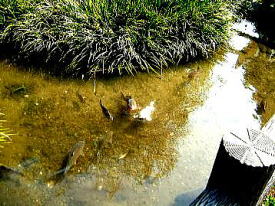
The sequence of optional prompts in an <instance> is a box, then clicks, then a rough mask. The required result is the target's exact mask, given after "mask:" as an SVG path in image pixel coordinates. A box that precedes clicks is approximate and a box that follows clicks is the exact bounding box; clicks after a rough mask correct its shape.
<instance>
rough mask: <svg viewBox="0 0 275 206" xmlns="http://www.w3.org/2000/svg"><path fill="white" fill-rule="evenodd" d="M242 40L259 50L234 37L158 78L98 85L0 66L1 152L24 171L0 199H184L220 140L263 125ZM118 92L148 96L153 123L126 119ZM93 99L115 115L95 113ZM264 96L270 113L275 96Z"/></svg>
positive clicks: (0, 191) (203, 178)
mask: <svg viewBox="0 0 275 206" xmlns="http://www.w3.org/2000/svg"><path fill="white" fill-rule="evenodd" d="M241 24H244V25H246V24H247V25H248V24H249V23H247V22H242V23H241ZM241 28H244V27H243V26H241ZM245 28H247V30H248V29H249V28H250V27H249V26H248V27H245ZM236 29H238V27H236ZM234 42H235V43H234ZM236 42H237V47H236ZM241 42H242V43H243V45H242V46H241V47H240V45H241ZM248 44H250V45H251V44H255V45H256V46H255V47H257V44H256V43H253V42H251V41H250V40H249V39H247V38H244V37H240V36H238V35H237V34H234V36H233V37H232V40H231V45H232V48H231V49H230V51H223V52H218V53H217V54H216V55H215V56H214V57H213V58H212V59H211V60H207V61H199V62H196V63H193V64H188V65H185V66H182V67H181V68H171V69H170V70H168V71H167V72H165V73H163V74H162V75H161V76H159V75H156V74H138V75H137V76H135V77H131V76H125V77H117V78H112V79H108V80H104V79H97V81H96V82H94V81H82V80H60V79H54V78H52V77H49V76H47V75H45V74H40V73H33V72H25V71H22V70H21V69H20V68H19V67H15V66H12V65H9V64H8V63H7V62H5V61H2V62H0V70H1V72H0V92H1V93H0V99H1V101H0V109H1V110H0V112H2V113H5V114H6V115H5V116H4V117H3V118H5V119H6V120H7V122H5V124H6V126H7V127H9V128H11V129H12V131H14V133H15V134H16V135H15V136H13V140H12V143H11V144H7V145H4V146H5V147H4V148H3V149H1V152H0V163H1V164H4V165H8V166H10V167H13V168H17V169H18V170H20V171H22V173H23V174H24V176H23V177H21V176H18V175H12V176H11V177H10V178H8V179H4V180H1V181H0V202H1V204H2V205H34V204H35V205H188V203H189V202H190V201H191V200H192V199H193V198H194V197H195V196H196V195H197V194H198V193H199V192H200V191H202V189H203V188H204V186H205V184H206V183H207V179H208V177H209V174H210V172H211V168H212V165H213V162H214V159H215V155H216V152H217V149H218V146H219V143H220V140H221V138H222V136H223V135H224V134H225V133H226V132H228V131H237V130H243V129H245V128H247V127H250V128H254V129H260V127H261V117H262V116H264V114H261V115H260V114H257V113H256V110H257V105H258V104H259V102H256V101H254V98H253V95H254V97H255V95H257V92H256V89H257V91H261V92H262V93H263V92H264V91H266V90H267V88H265V87H264V88H263V89H262V90H260V89H258V88H257V86H258V85H259V83H258V82H255V81H252V80H249V75H248V76H247V75H245V70H244V68H245V67H249V65H248V61H247V60H248V59H251V58H252V56H253V55H254V54H253V55H251V52H250V51H251V49H250V48H251V46H250V47H249V46H248V47H247V48H246V49H244V47H246V46H247V45H248ZM253 48H254V47H253ZM262 52H265V53H266V51H264V50H259V51H258V53H259V55H261V53H262ZM246 54H247V55H246ZM263 55H265V54H263ZM270 58H271V60H272V61H273V62H274V56H273V57H272V56H271V57H270ZM250 61H251V60H250ZM267 61H269V59H268V58H267V59H264V58H261V61H259V62H258V64H259V65H261V64H263V63H265V64H267V63H266V62H267ZM271 68H272V66H271ZM246 69H247V68H246ZM247 70H248V69H247ZM273 70H274V69H273ZM272 75H273V77H274V73H272ZM263 78H264V79H266V77H263ZM270 81H273V80H272V79H271V80H270ZM273 83H274V82H273ZM252 85H253V86H252ZM273 88H274V87H273ZM121 93H123V94H124V95H131V96H132V97H133V98H134V99H135V100H136V101H137V103H138V105H139V106H140V107H141V108H144V107H146V106H147V105H149V103H150V102H151V101H154V102H155V111H154V112H153V114H152V121H147V122H140V121H136V120H134V119H133V118H132V117H129V116H127V115H125V114H124V113H125V112H124V111H125V107H126V102H125V101H124V100H123V98H122V94H121ZM258 93H259V92H258ZM100 99H101V100H102V102H103V104H104V105H105V106H106V107H107V108H108V109H109V110H110V112H111V113H112V114H113V116H114V121H109V120H108V119H106V118H105V117H104V115H103V114H102V111H101V108H100V106H99V101H100ZM267 101H268V102H272V103H268V105H269V107H268V108H269V109H267V111H269V113H270V114H271V116H272V112H273V113H274V104H273V103H274V97H273V99H272V98H271V99H269V100H267ZM270 105H271V106H270ZM270 114H269V116H270ZM267 118H268V117H267ZM82 140H85V146H84V149H83V153H84V155H83V156H80V157H79V159H78V160H77V163H76V165H74V166H73V167H72V168H71V170H70V171H69V172H68V173H67V175H66V176H65V177H64V179H62V180H61V181H60V182H56V184H52V182H50V181H49V180H50V177H51V176H52V175H53V174H54V173H55V172H56V171H58V170H59V169H60V167H61V165H62V161H63V160H64V157H65V156H66V154H67V153H68V151H69V150H70V148H72V147H73V145H74V144H76V143H77V142H79V141H82Z"/></svg>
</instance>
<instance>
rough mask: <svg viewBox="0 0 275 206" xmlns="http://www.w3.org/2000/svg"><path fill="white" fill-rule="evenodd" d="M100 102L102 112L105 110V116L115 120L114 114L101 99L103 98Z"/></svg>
mask: <svg viewBox="0 0 275 206" xmlns="http://www.w3.org/2000/svg"><path fill="white" fill-rule="evenodd" d="M99 104H100V107H101V109H102V112H103V114H104V116H105V117H106V118H107V119H109V120H111V121H113V120H114V117H113V115H112V114H111V113H110V112H109V110H108V109H107V108H106V107H105V106H104V105H103V104H102V101H101V100H100V102H99Z"/></svg>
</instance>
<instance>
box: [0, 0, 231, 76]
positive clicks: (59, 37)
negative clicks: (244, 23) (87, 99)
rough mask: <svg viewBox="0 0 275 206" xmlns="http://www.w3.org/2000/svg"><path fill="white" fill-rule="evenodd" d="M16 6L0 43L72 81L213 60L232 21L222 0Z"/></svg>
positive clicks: (80, 0)
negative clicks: (14, 19)
mask: <svg viewBox="0 0 275 206" xmlns="http://www.w3.org/2000/svg"><path fill="white" fill-rule="evenodd" d="M5 1H8V0H5ZM5 1H4V0H2V2H5ZM12 2H17V3H15V4H16V6H15V7H14V8H13V6H12V5H10V6H11V7H12V9H9V10H8V11H9V12H6V13H7V14H6V13H5V14H4V20H2V21H1V22H0V24H2V27H3V25H4V28H5V29H3V31H2V33H1V42H2V45H3V44H5V45H8V47H11V48H13V49H14V50H15V51H17V55H18V57H19V59H21V60H24V61H25V62H35V64H36V65H39V66H41V65H44V66H45V65H46V66H50V67H48V68H51V69H50V70H49V72H51V73H54V74H61V75H70V76H81V75H83V74H84V75H87V76H91V75H92V74H93V73H95V72H100V73H102V74H110V73H114V72H115V73H119V74H123V73H129V74H134V73H136V72H138V71H148V72H149V71H153V72H158V71H160V70H162V69H165V68H167V67H168V66H169V65H178V64H181V63H185V62H188V61H190V60H192V59H194V58H200V57H203V58H205V57H209V56H210V55H211V54H212V52H213V51H214V50H215V49H216V48H217V47H218V46H219V45H220V44H222V43H224V42H225V41H226V40H227V38H228V28H229V26H230V23H231V21H232V14H231V11H230V10H229V8H228V3H227V1H224V0H203V1H198V0H172V1H171V0H169V1H168V0H150V1H149V0H130V1H125V0H113V1H110V0H85V1H84V0H46V1H38V0H36V1H35V0H27V1H25V2H27V3H25V4H23V5H24V6H22V5H21V4H20V2H21V1H20V0H15V1H12ZM2 4H3V3H2ZM0 5H1V3H0ZM17 5H21V6H17ZM17 8H19V9H17ZM2 16H3V15H2ZM15 17H16V21H11V23H10V24H8V25H6V22H7V19H9V18H11V19H12V18H15ZM3 22H4V23H3Z"/></svg>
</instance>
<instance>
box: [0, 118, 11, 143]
mask: <svg viewBox="0 0 275 206" xmlns="http://www.w3.org/2000/svg"><path fill="white" fill-rule="evenodd" d="M3 115H4V114H3V113H0V116H3ZM5 121H6V120H2V119H0V148H1V147H3V146H2V145H1V144H2V143H4V142H9V141H11V137H10V136H12V135H13V134H11V131H10V130H9V129H8V128H6V127H4V125H3V122H5Z"/></svg>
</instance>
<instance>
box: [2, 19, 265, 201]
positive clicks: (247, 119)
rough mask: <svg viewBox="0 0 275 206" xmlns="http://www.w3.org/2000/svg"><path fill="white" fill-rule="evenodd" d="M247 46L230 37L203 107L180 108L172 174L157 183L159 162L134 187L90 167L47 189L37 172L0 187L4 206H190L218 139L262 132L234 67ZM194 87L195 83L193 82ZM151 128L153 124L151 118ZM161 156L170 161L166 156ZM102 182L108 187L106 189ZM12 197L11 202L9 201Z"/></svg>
mask: <svg viewBox="0 0 275 206" xmlns="http://www.w3.org/2000/svg"><path fill="white" fill-rule="evenodd" d="M245 25H247V26H245ZM234 28H235V29H236V30H239V29H240V28H241V29H244V30H242V31H243V32H248V33H249V34H252V35H257V34H255V33H253V31H252V30H253V26H252V25H251V24H249V23H248V22H241V23H240V24H239V25H235V27H234ZM249 41H250V40H249V39H247V38H244V37H240V36H238V35H237V34H234V35H233V36H232V39H231V41H230V44H231V47H232V48H233V49H234V50H235V52H227V53H226V54H225V57H224V60H223V61H220V62H218V63H216V65H215V66H214V68H213V70H212V74H211V78H210V79H209V81H208V83H207V82H206V83H205V84H210V85H211V86H210V88H209V89H205V88H202V89H201V90H200V89H198V90H196V94H194V95H200V98H202V99H204V103H203V104H202V105H201V106H197V107H196V109H195V110H194V109H192V107H190V106H189V105H186V103H182V105H180V106H181V107H182V108H185V110H189V109H190V114H189V116H188V121H187V122H186V124H182V126H181V127H180V128H177V130H176V131H174V132H173V133H175V134H176V135H178V136H181V138H177V139H176V150H177V151H178V153H179V154H178V158H177V160H176V163H175V165H174V167H172V166H171V167H172V168H173V169H172V170H171V171H170V170H169V172H165V175H163V176H161V177H159V176H158V175H157V174H159V173H161V172H160V171H158V169H160V168H162V165H164V167H166V166H165V165H166V164H167V162H164V161H163V159H162V158H159V159H156V160H154V161H152V162H150V163H152V166H151V167H152V171H150V173H148V174H150V175H148V177H146V176H145V177H144V178H141V179H139V181H137V178H133V176H131V175H123V173H119V172H113V173H112V172H110V171H105V170H104V169H100V168H98V167H97V166H95V165H90V166H89V167H88V168H87V170H86V172H83V171H81V170H80V171H79V172H78V173H77V174H75V175H67V176H66V177H65V179H64V180H63V181H62V182H61V183H59V184H57V185H56V186H53V187H49V186H48V185H47V184H45V183H44V181H43V179H41V178H40V177H41V176H43V174H40V173H39V170H38V171H37V178H34V179H33V180H25V181H22V180H20V179H15V180H13V181H8V182H2V184H4V186H5V185H6V186H7V191H6V192H7V193H6V194H11V198H8V199H9V200H6V201H7V202H5V203H3V205H5V204H6V205H20V198H19V197H21V198H24V195H27V196H28V198H29V199H30V201H29V203H30V205H33V204H35V205H85V206H86V205H87V206H89V205H103V206H104V205H160V206H162V205H163V206H167V205H188V204H189V203H190V202H191V201H192V200H193V199H194V198H195V197H196V196H197V195H198V194H199V193H200V192H201V191H202V190H203V189H204V187H205V185H206V183H207V180H208V177H209V175H210V172H211V168H212V165H213V162H214V159H215V157H216V153H217V150H218V147H219V144H220V140H221V138H222V136H223V135H224V134H226V133H228V132H237V131H242V130H245V129H246V128H254V129H260V123H261V122H260V120H259V119H260V118H259V117H258V115H257V114H256V112H255V109H256V103H255V102H254V101H253V99H252V95H253V93H254V92H255V89H254V88H253V87H252V86H248V87H247V86H245V85H244V69H243V68H242V67H241V66H237V61H238V51H240V50H242V49H243V48H244V47H245V46H247V44H248V43H249ZM192 81H194V82H195V83H196V78H195V79H193V80H192ZM99 87H100V85H99ZM179 91H180V90H179ZM160 95H161V94H160ZM175 95H177V94H175ZM155 98H156V99H157V98H160V97H155ZM161 98H165V97H161ZM113 99H114V98H113ZM153 100H155V99H154V97H152V98H151V97H148V98H147V101H146V102H145V103H144V105H148V104H149V102H150V101H153ZM168 104H169V101H168ZM168 104H167V105H168ZM179 104H180V103H179ZM158 106H160V105H158V104H157V101H156V108H154V109H156V110H158ZM150 120H151V119H150ZM151 122H154V118H153V119H152V121H151ZM120 126H123V125H120ZM153 126H154V127H157V125H153ZM117 135H119V134H117ZM165 148H166V147H163V148H159V149H160V150H165ZM155 149H156V150H157V149H158V148H155ZM145 152H146V151H145ZM157 154H158V153H157ZM160 154H162V153H160ZM163 154H167V155H169V152H167V153H163ZM120 155H122V156H120V157H122V158H121V160H118V161H124V160H123V153H121V154H120ZM125 155H126V153H125ZM120 157H119V158H118V159H120ZM80 158H81V157H80ZM167 158H170V157H167ZM173 158H174V157H173ZM172 162H173V161H171V164H172ZM127 163H129V162H127ZM154 164H156V165H154ZM133 165H134V163H133ZM110 167H111V166H110ZM116 167H117V165H116V164H114V166H113V168H112V171H116V170H117V168H116ZM129 167H130V166H129ZM125 168H127V166H126V167H125ZM40 172H41V171H40ZM121 174H122V175H121ZM107 176H108V177H107ZM106 179H108V181H109V184H110V185H112V187H107V186H106V184H108V182H107V183H106ZM106 188H108V189H106ZM110 188H111V189H110ZM13 193H14V195H15V196H14V197H15V198H12V196H13V195H12V194H13ZM16 193H18V194H19V195H16ZM9 201H10V202H9Z"/></svg>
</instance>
